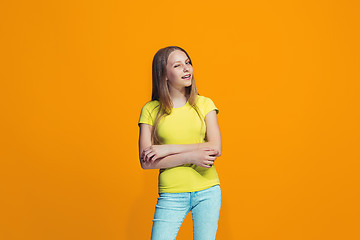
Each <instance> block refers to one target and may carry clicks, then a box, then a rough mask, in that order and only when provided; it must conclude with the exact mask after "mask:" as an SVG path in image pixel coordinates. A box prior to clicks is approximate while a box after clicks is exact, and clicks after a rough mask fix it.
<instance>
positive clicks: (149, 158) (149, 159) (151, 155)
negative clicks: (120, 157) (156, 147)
mask: <svg viewBox="0 0 360 240" xmlns="http://www.w3.org/2000/svg"><path fill="white" fill-rule="evenodd" d="M154 155H155V153H154V152H150V153H149V154H147V155H146V157H147V158H148V161H151V158H152V157H153V156H154Z"/></svg>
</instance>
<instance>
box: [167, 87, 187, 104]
mask: <svg viewBox="0 0 360 240" xmlns="http://www.w3.org/2000/svg"><path fill="white" fill-rule="evenodd" d="M169 94H170V98H171V100H172V102H184V101H185V102H186V101H187V96H186V91H185V88H181V89H176V88H173V87H172V86H170V85H169Z"/></svg>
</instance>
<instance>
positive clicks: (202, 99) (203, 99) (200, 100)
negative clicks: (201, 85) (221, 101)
mask: <svg viewBox="0 0 360 240" xmlns="http://www.w3.org/2000/svg"><path fill="white" fill-rule="evenodd" d="M209 103H213V101H212V100H211V98H209V97H205V96H201V95H198V96H197V98H196V104H198V105H199V106H204V105H208V104H209Z"/></svg>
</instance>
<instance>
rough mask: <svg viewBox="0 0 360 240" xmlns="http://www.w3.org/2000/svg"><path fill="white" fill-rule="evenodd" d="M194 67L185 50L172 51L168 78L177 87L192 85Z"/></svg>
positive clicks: (167, 69)
mask: <svg viewBox="0 0 360 240" xmlns="http://www.w3.org/2000/svg"><path fill="white" fill-rule="evenodd" d="M192 74H193V68H192V66H191V64H190V59H189V58H188V57H187V56H186V54H185V53H184V52H183V51H180V50H175V51H173V52H172V53H170V55H169V57H168V61H167V65H166V75H167V76H166V80H167V82H168V84H169V85H171V86H172V87H174V88H176V89H182V88H184V87H188V86H191V79H192Z"/></svg>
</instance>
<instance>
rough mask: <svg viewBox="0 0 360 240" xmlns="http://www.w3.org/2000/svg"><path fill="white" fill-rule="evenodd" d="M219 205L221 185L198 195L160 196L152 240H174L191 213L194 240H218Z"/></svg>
mask: <svg viewBox="0 0 360 240" xmlns="http://www.w3.org/2000/svg"><path fill="white" fill-rule="evenodd" d="M220 205H221V189H220V185H215V186H213V187H210V188H207V189H205V190H201V191H196V192H184V193H160V194H159V197H158V201H157V204H156V207H155V214H154V220H153V226H152V233H151V240H175V239H176V235H177V233H178V231H179V229H180V226H181V224H182V222H183V221H184V219H185V217H186V215H187V214H188V213H189V211H191V214H192V220H193V237H194V240H212V239H215V236H216V231H217V228H218V220H219V214H220Z"/></svg>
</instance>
